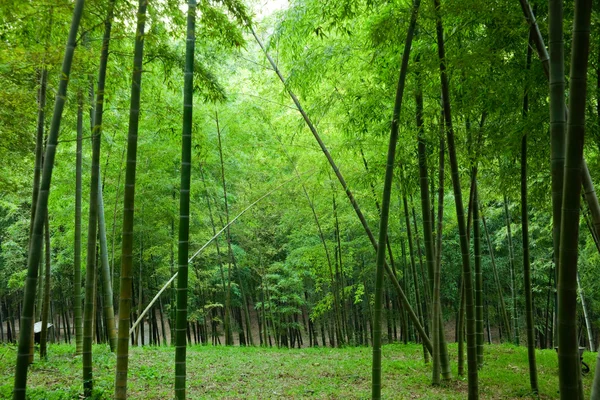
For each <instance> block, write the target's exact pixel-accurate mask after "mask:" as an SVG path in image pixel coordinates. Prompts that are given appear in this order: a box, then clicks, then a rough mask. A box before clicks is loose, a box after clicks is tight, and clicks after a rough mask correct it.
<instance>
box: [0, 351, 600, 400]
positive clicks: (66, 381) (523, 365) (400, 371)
mask: <svg viewBox="0 0 600 400" xmlns="http://www.w3.org/2000/svg"><path fill="white" fill-rule="evenodd" d="M449 351H450V356H451V360H452V362H453V375H454V377H456V373H457V372H456V361H455V360H456V352H457V349H456V345H451V346H450V349H449ZM484 351H485V356H484V360H485V365H484V368H483V370H482V371H481V372H480V378H479V382H480V383H479V385H480V386H479V388H480V389H479V390H480V394H481V398H483V399H514V398H532V396H531V393H530V391H529V372H528V367H527V365H528V364H527V351H526V348H525V347H514V346H511V345H492V346H485V350H484ZM73 352H74V346H66V345H51V346H50V348H49V351H48V354H49V360H48V361H39V360H36V362H35V364H34V365H33V366H32V367H31V369H30V372H29V378H28V379H29V381H28V382H29V385H28V395H29V396H28V397H30V398H31V399H53V400H54V399H77V398H79V395H80V393H81V392H82V384H81V357H74V356H73ZM15 355H16V351H15V348H14V347H6V346H5V347H0V357H1V358H0V359H1V360H2V362H1V364H2V366H0V398H1V399H9V398H11V397H12V395H11V393H12V384H13V374H14V362H13V361H14V359H15ZM595 356H596V355H595V353H590V352H586V353H585V355H584V357H585V361H586V362H587V364H588V365H590V367H591V368H592V371H591V372H590V373H589V374H588V375H587V376H585V377H584V378H583V379H584V386H585V388H586V397H587V396H588V395H589V390H590V385H591V383H592V379H593V374H594V368H595ZM422 357H423V352H422V348H421V347H420V346H417V345H406V346H405V345H398V344H394V345H387V346H384V349H383V376H384V379H385V382H384V384H383V395H384V397H385V398H387V399H417V398H426V399H464V398H466V393H467V382H466V378H465V379H463V378H460V379H454V380H453V381H452V382H451V383H449V384H447V385H444V386H441V387H436V388H434V387H432V386H431V385H430V373H431V367H430V366H429V365H425V364H424V363H423V358H422ZM36 359H37V354H36ZM173 359H174V350H173V349H172V348H166V347H159V348H157V347H146V348H143V349H142V348H135V349H132V351H131V356H130V361H129V398H131V399H145V400H149V399H170V398H172V395H173V391H172V385H173V374H174V369H173ZM187 360H188V364H187V365H188V367H187V368H188V398H189V399H202V398H206V399H215V398H224V399H247V398H261V399H267V398H292V399H299V398H318V399H365V398H368V397H370V393H371V392H370V374H371V349H370V348H346V349H329V348H319V349H311V348H309V349H300V350H288V349H262V348H239V347H230V348H226V347H199V346H194V347H191V348H189V349H188V357H187ZM537 361H538V376H539V386H540V398H542V399H551V398H558V378H557V368H558V366H557V364H558V362H557V357H556V353H555V352H554V350H544V351H538V352H537ZM114 367H115V356H114V355H113V354H111V353H110V352H109V351H108V349H107V347H106V346H103V345H98V346H95V347H94V378H95V386H94V388H95V394H96V398H97V399H110V398H112V396H111V394H112V392H113V387H114V382H113V380H114ZM465 368H466V366H465Z"/></svg>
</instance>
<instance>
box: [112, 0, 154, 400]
mask: <svg viewBox="0 0 600 400" xmlns="http://www.w3.org/2000/svg"><path fill="white" fill-rule="evenodd" d="M147 5H148V0H139V3H138V11H137V27H136V34H135V46H134V61H133V73H132V82H131V104H130V109H129V129H128V135H127V169H126V171H125V193H124V200H123V230H122V244H121V286H120V295H119V330H118V333H117V368H116V373H115V399H117V400H125V399H126V398H127V367H128V364H129V322H130V318H131V317H130V313H131V298H132V293H131V292H132V284H133V218H134V204H135V172H136V165H137V138H138V125H139V117H140V97H141V85H142V61H143V55H144V38H145V35H144V28H145V23H146V8H147Z"/></svg>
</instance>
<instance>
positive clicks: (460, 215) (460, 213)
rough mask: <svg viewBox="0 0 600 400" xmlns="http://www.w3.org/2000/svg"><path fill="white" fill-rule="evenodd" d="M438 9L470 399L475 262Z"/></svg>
mask: <svg viewBox="0 0 600 400" xmlns="http://www.w3.org/2000/svg"><path fill="white" fill-rule="evenodd" d="M434 6H435V9H436V32H437V44H438V58H439V62H440V80H441V86H442V103H443V107H444V119H445V121H446V136H447V140H448V156H449V159H450V169H451V176H452V186H453V190H454V199H455V204H456V217H457V220H458V231H459V237H460V247H461V253H462V270H463V282H464V284H465V293H466V295H465V299H466V309H467V310H466V311H467V312H466V314H467V358H468V383H469V399H477V398H479V386H478V377H477V351H476V350H477V349H476V346H475V305H474V296H473V283H472V278H471V265H470V260H469V244H468V240H467V229H466V226H465V215H464V207H463V202H462V192H461V188H460V177H459V172H458V161H457V158H456V149H455V145H454V128H453V126H452V112H451V108H450V90H449V85H448V75H447V72H446V52H445V48H444V30H443V26H442V18H441V15H440V2H439V0H434Z"/></svg>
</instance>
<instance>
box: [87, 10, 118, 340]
mask: <svg viewBox="0 0 600 400" xmlns="http://www.w3.org/2000/svg"><path fill="white" fill-rule="evenodd" d="M114 8H115V0H110V1H109V2H108V10H107V14H106V20H105V21H104V37H103V38H102V50H101V52H100V68H99V72H98V87H97V91H96V106H95V108H94V128H93V133H94V135H93V138H94V140H97V142H98V144H97V146H98V153H99V152H100V139H101V135H102V116H103V111H104V93H105V92H104V87H105V83H106V69H107V66H108V49H109V45H110V34H111V29H112V20H113V15H114ZM94 145H95V143H94V142H93V146H94ZM93 150H95V147H93ZM92 160H93V159H92ZM97 201H98V238H99V239H100V266H101V269H100V271H101V275H102V290H103V311H104V320H105V321H106V332H107V333H108V342H109V345H110V351H112V352H115V351H116V349H117V331H116V327H115V313H114V308H113V293H112V278H111V274H110V266H109V262H108V244H107V241H106V222H105V220H104V200H103V198H102V182H101V180H100V167H99V166H98V200H97Z"/></svg>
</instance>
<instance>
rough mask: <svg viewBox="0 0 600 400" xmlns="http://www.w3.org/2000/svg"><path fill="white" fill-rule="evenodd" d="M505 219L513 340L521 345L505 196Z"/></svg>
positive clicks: (512, 253) (513, 259) (512, 252)
mask: <svg viewBox="0 0 600 400" xmlns="http://www.w3.org/2000/svg"><path fill="white" fill-rule="evenodd" d="M504 219H505V221H506V237H507V239H508V268H509V270H510V280H511V298H512V332H513V334H514V336H513V337H512V338H511V340H512V341H513V343H514V344H516V345H517V346H518V345H519V316H518V313H519V309H518V306H517V276H516V271H515V256H514V251H513V245H512V230H511V229H510V225H511V218H510V211H509V209H508V197H506V194H505V195H504Z"/></svg>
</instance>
